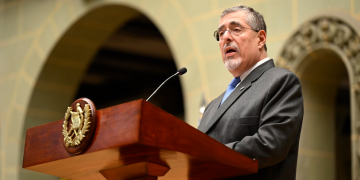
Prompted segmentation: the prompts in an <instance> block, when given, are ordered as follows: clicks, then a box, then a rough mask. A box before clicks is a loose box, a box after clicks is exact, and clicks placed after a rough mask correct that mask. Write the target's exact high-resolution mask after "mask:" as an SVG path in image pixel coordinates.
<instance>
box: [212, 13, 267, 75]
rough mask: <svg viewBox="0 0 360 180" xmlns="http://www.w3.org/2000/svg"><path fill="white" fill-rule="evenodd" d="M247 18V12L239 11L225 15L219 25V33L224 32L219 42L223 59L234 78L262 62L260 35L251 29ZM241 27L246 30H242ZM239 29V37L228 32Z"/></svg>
mask: <svg viewBox="0 0 360 180" xmlns="http://www.w3.org/2000/svg"><path fill="white" fill-rule="evenodd" d="M246 17H247V14H246V12H244V11H237V12H233V13H230V14H227V15H225V16H224V17H223V18H221V20H220V23H219V31H221V32H224V33H223V34H222V39H220V41H219V46H220V50H221V55H222V59H223V62H224V64H225V66H226V68H227V69H228V70H229V71H230V72H231V73H232V74H233V75H234V76H235V75H236V76H240V75H241V74H242V73H244V72H245V71H246V70H248V69H249V68H250V67H252V66H253V65H254V64H255V63H256V62H257V61H259V60H260V59H259V58H260V51H259V46H258V42H259V38H258V33H257V32H255V31H253V30H251V29H250V28H251V27H250V26H249V25H248V24H247V23H246ZM240 26H242V27H244V28H242V29H241V27H240ZM239 28H240V29H241V31H240V33H239V34H238V35H234V33H229V31H226V30H230V31H231V30H233V31H234V30H236V29H239ZM245 28H249V29H245ZM234 73H235V74H234Z"/></svg>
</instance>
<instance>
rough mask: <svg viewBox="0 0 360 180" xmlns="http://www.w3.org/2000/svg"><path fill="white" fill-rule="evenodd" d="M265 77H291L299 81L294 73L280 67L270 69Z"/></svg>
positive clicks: (265, 73)
mask: <svg viewBox="0 0 360 180" xmlns="http://www.w3.org/2000/svg"><path fill="white" fill-rule="evenodd" d="M263 77H273V78H275V77H276V78H281V77H289V78H295V79H299V78H298V76H297V75H296V74H295V73H294V72H292V71H290V70H288V69H285V68H280V67H272V68H269V69H268V70H267V71H265V72H264V74H263Z"/></svg>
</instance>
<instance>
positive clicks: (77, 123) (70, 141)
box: [62, 103, 91, 147]
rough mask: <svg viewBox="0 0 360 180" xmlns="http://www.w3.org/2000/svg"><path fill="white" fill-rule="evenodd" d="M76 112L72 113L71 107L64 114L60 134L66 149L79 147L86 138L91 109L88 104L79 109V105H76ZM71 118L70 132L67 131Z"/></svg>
mask: <svg viewBox="0 0 360 180" xmlns="http://www.w3.org/2000/svg"><path fill="white" fill-rule="evenodd" d="M75 110H76V111H75V112H73V109H72V107H68V108H67V111H66V113H65V118H64V124H63V130H62V134H63V135H64V143H65V146H66V147H69V146H77V145H80V144H81V142H82V141H83V139H84V138H85V137H86V134H87V132H88V131H89V128H90V124H91V121H90V117H91V109H90V106H89V104H85V107H84V109H81V107H80V103H77V104H76V109H75ZM70 116H71V124H70V130H68V122H69V121H68V120H69V117H70Z"/></svg>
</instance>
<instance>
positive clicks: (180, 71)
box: [178, 67, 187, 75]
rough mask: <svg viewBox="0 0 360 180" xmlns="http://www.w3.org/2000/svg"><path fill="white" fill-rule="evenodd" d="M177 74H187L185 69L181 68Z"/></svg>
mask: <svg viewBox="0 0 360 180" xmlns="http://www.w3.org/2000/svg"><path fill="white" fill-rule="evenodd" d="M178 72H179V75H183V74H185V73H186V72H187V69H186V68H185V67H183V68H181V69H179V70H178Z"/></svg>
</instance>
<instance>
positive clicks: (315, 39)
mask: <svg viewBox="0 0 360 180" xmlns="http://www.w3.org/2000/svg"><path fill="white" fill-rule="evenodd" d="M329 56H331V58H324V57H329ZM316 59H323V62H322V65H324V66H323V67H321V66H318V67H319V68H323V69H327V70H331V68H330V67H328V65H327V64H326V63H331V62H330V61H332V60H331V59H333V61H334V62H335V63H338V67H339V66H343V67H344V68H343V70H345V71H347V72H345V74H347V76H348V81H349V82H348V83H349V91H350V111H351V135H350V139H351V161H352V162H351V178H352V179H353V180H358V179H359V178H360V173H359V171H358V169H359V168H360V120H359V119H360V113H359V111H360V28H359V22H358V21H356V20H354V19H352V18H351V17H350V16H348V15H346V14H341V13H338V14H335V13H334V14H322V15H319V16H316V17H314V18H313V19H311V20H309V21H307V22H305V23H304V24H302V25H301V26H300V27H299V28H298V30H296V31H295V32H294V33H293V34H292V36H291V37H290V38H289V39H288V40H287V42H286V43H285V45H284V48H283V50H282V52H281V54H280V57H279V58H278V61H277V65H278V66H280V67H284V68H287V69H290V70H292V71H293V72H295V73H296V74H297V75H298V76H299V78H300V80H301V81H302V80H303V79H304V77H305V76H306V73H308V72H307V71H306V69H307V68H309V66H310V65H313V64H311V63H313V62H314V61H315V60H316ZM328 59H329V60H328ZM339 62H340V64H339ZM338 67H335V68H338ZM332 68H334V67H332ZM339 68H340V69H341V67H339ZM339 74H341V73H338V75H339ZM320 76H321V75H320ZM320 76H317V77H320ZM323 80H324V79H323ZM304 81H305V80H304ZM322 90H324V89H322ZM332 90H335V89H332ZM303 93H304V98H305V96H306V94H305V93H309V92H303ZM326 93H328V92H326ZM320 96H321V95H320ZM331 96H332V97H330V98H334V93H332V95H331ZM324 102H325V101H323V103H324ZM306 113H307V112H306V100H305V117H304V123H306V122H305V121H306ZM316 115H320V114H316ZM304 136H305V135H304V132H303V133H302V138H303V139H302V140H303V141H306V140H307V138H306V137H304ZM301 148H302V147H301V143H300V152H301ZM298 173H302V172H299V171H298ZM303 173H306V172H303Z"/></svg>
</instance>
